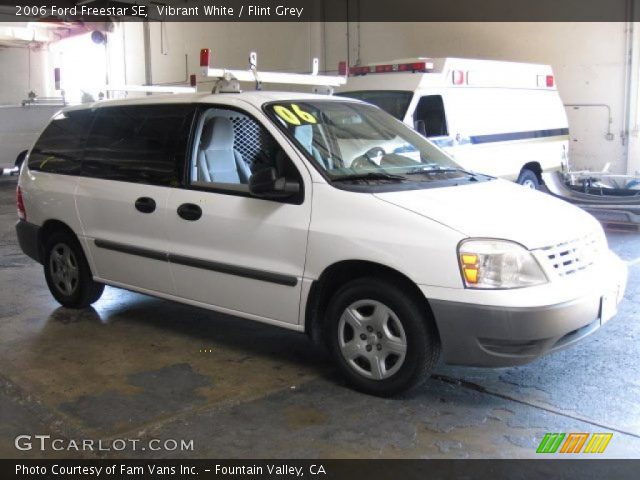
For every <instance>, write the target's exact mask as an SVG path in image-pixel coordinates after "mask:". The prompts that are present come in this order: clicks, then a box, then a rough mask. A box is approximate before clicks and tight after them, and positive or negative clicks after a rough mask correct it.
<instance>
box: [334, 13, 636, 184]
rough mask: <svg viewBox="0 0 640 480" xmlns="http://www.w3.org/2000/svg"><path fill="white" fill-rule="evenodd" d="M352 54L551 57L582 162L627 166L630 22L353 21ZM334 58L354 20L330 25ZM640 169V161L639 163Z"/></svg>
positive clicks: (574, 156)
mask: <svg viewBox="0 0 640 480" xmlns="http://www.w3.org/2000/svg"><path fill="white" fill-rule="evenodd" d="M349 27H350V28H349V34H350V49H349V52H348V53H349V57H350V61H351V63H352V64H353V63H354V62H356V61H357V60H358V59H359V60H360V61H361V63H369V62H375V61H381V60H389V59H393V58H402V57H411V56H431V57H443V56H462V57H472V58H487V59H495V60H513V61H522V62H534V63H545V64H551V65H552V67H553V69H554V71H555V75H556V80H557V84H558V88H559V90H560V94H561V97H562V99H563V101H564V102H565V103H566V104H584V103H589V104H593V103H597V104H604V105H607V106H609V107H610V109H611V116H612V124H611V131H612V132H613V133H614V139H613V140H611V141H609V140H607V139H606V138H605V134H606V133H607V128H608V123H609V119H608V111H607V108H606V107H581V108H578V109H574V108H570V109H568V110H567V113H568V116H569V123H570V127H571V157H570V158H571V161H572V166H573V167H574V168H591V169H596V170H600V169H601V168H602V167H603V166H604V165H605V163H607V162H611V170H612V171H613V172H616V173H626V169H627V164H626V148H627V146H626V143H627V142H626V139H624V142H623V137H622V130H623V118H624V115H625V108H624V98H625V96H624V85H625V75H626V69H625V65H626V53H625V24H624V23H462V22H461V23H366V22H363V23H360V24H357V23H351V24H350V26H349ZM326 29H327V35H326V36H325V38H326V56H327V65H329V67H330V68H334V69H335V68H336V67H335V66H336V65H337V64H338V61H340V60H343V59H345V58H347V43H346V36H347V25H346V24H345V23H329V24H327V26H326ZM638 47H640V45H638ZM638 168H640V165H638Z"/></svg>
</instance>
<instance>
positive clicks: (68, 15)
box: [0, 0, 640, 22]
mask: <svg viewBox="0 0 640 480" xmlns="http://www.w3.org/2000/svg"><path fill="white" fill-rule="evenodd" d="M54 3H55V8H53V7H54V5H53V4H54ZM0 5H2V8H1V10H0V20H2V21H32V20H40V21H87V22H89V21H90V22H95V21H99V22H104V21H169V22H171V21H174V22H175V21H182V22H188V21H197V22H309V21H322V22H345V21H352V22H358V21H359V22H489V21H496V22H560V21H563V22H570V21H573V22H604V21H608V22H623V21H640V0H157V1H135V0H120V1H111V0H93V1H80V0H57V1H56V2H44V1H43V0H35V1H34V0H29V1H24V0H17V1H11V0H0Z"/></svg>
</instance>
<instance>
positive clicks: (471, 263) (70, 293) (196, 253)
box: [16, 91, 627, 395]
mask: <svg viewBox="0 0 640 480" xmlns="http://www.w3.org/2000/svg"><path fill="white" fill-rule="evenodd" d="M17 207H18V215H19V221H18V223H17V227H16V228H17V234H18V240H19V243H20V246H21V248H22V250H23V251H24V252H25V253H26V254H27V255H29V256H31V257H32V258H34V259H36V260H37V261H39V262H40V263H42V264H43V266H44V275H45V278H46V281H47V284H48V287H49V289H50V291H51V293H52V295H53V296H54V297H55V299H56V300H57V301H58V302H59V303H61V304H62V305H64V306H65V307H69V308H83V307H87V306H88V305H89V304H91V303H93V302H95V301H97V300H98V299H99V298H100V295H101V294H102V291H103V288H104V285H111V286H115V287H122V288H126V289H129V290H134V291H137V292H142V293H145V294H149V295H154V296H157V297H161V298H165V299H169V300H175V301H178V302H183V303H187V304H190V305H195V306H199V307H203V308H208V309H212V310H216V311H219V312H223V313H228V314H231V315H234V316H237V317H243V318H246V319H250V320H256V321H259V322H265V323H268V324H272V325H276V326H280V327H284V328H288V329H291V330H296V331H300V332H306V333H308V334H309V335H310V336H311V337H312V338H313V339H314V340H316V341H319V342H323V343H324V344H326V345H327V346H328V348H329V350H330V351H331V353H332V356H333V358H334V359H335V361H336V364H337V365H338V367H339V369H340V370H341V371H342V372H343V373H344V375H345V376H346V378H347V379H348V380H349V381H350V383H351V384H352V385H353V386H354V387H355V388H358V389H360V390H362V391H364V392H368V393H372V394H377V395H393V394H395V393H398V392H400V391H403V390H406V389H408V388H410V387H414V386H416V385H418V384H420V382H421V381H423V380H424V379H425V378H427V377H428V375H429V373H430V372H431V371H432V369H433V368H434V366H435V365H436V362H437V360H438V358H439V357H440V356H441V355H442V357H443V359H444V361H445V362H447V363H451V364H462V365H473V366H485V367H499V366H508V365H518V364H523V363H526V362H530V361H532V360H534V359H536V358H538V357H539V356H541V355H543V354H546V353H549V352H552V351H555V350H558V349H560V348H563V347H566V346H568V345H570V344H573V343H575V342H576V341H578V340H580V339H582V338H583V337H585V336H586V335H589V334H590V333H592V332H594V331H595V330H597V329H598V328H599V327H600V326H601V325H602V324H603V323H604V322H606V321H608V320H609V319H610V318H611V317H612V316H613V315H614V314H615V313H616V311H617V305H618V302H619V301H620V300H621V298H622V296H623V293H624V290H625V285H626V275H627V271H626V265H625V264H624V263H623V262H622V261H621V260H620V259H618V257H616V255H615V254H613V253H612V252H611V251H610V250H609V248H608V246H607V241H606V238H605V235H604V233H603V230H602V228H601V226H600V224H599V223H598V222H597V221H596V220H595V219H594V218H593V217H592V216H590V215H589V214H587V213H585V212H584V211H582V210H580V209H578V208H576V207H574V206H572V205H570V204H568V203H566V202H563V201H561V200H557V199H555V198H553V197H551V196H548V195H544V194H542V193H539V192H537V191H535V190H530V189H525V188H522V187H520V186H518V185H515V184H513V183H511V182H508V181H505V180H502V179H496V178H494V177H490V176H486V175H481V174H475V173H470V172H468V171H466V170H464V169H462V168H461V167H460V166H459V165H458V164H457V163H456V162H454V161H453V160H452V159H451V157H450V156H448V155H447V154H446V153H444V152H443V151H442V150H440V149H439V148H438V147H436V146H435V145H433V144H432V143H430V142H429V141H427V140H426V139H425V138H424V137H423V136H421V135H419V134H418V133H416V132H415V131H414V130H413V129H411V128H410V127H408V126H407V125H405V124H403V123H402V122H400V121H398V120H396V119H394V118H393V117H392V116H391V115H389V114H387V113H385V112H383V111H382V110H381V109H379V108H377V107H375V106H372V105H369V104H366V103H364V102H360V101H356V100H352V99H346V98H341V97H329V96H320V95H311V94H299V93H274V92H260V91H257V92H245V93H222V94H190V95H174V96H151V97H145V98H141V99H135V100H120V101H107V102H102V103H97V104H94V105H90V106H81V107H72V108H67V109H65V110H63V111H61V112H60V113H58V114H57V115H55V116H54V117H53V118H52V119H51V121H50V123H49V124H48V126H47V127H46V128H45V130H44V131H43V132H42V134H41V136H40V138H39V139H38V140H37V141H36V143H35V145H34V146H33V147H32V148H31V149H30V151H29V155H28V158H27V159H26V161H25V162H24V164H23V166H22V169H21V173H20V179H19V183H18V188H17Z"/></svg>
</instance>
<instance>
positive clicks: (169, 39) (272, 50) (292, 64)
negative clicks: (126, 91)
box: [112, 22, 321, 90]
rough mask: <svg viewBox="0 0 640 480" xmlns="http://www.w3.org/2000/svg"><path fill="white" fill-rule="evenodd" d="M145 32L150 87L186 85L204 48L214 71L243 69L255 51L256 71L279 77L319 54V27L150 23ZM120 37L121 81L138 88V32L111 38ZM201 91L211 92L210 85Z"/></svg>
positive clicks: (138, 27) (135, 28)
mask: <svg viewBox="0 0 640 480" xmlns="http://www.w3.org/2000/svg"><path fill="white" fill-rule="evenodd" d="M149 28H150V32H149V36H150V44H151V49H150V51H151V79H152V82H153V83H154V84H162V83H179V82H187V81H188V78H189V74H191V73H199V72H200V60H199V53H200V49H201V48H205V47H208V48H210V49H211V50H212V52H213V55H212V62H213V63H214V64H216V65H222V66H225V67H229V68H240V69H244V68H248V59H249V53H250V52H251V51H256V52H257V53H258V65H259V68H261V69H263V70H266V69H269V70H274V69H276V70H280V71H305V70H307V71H308V70H309V68H310V61H311V60H310V59H311V58H312V57H313V56H314V55H318V52H317V50H318V49H320V48H321V39H320V38H319V37H318V33H317V32H318V29H319V26H318V25H310V24H308V23H177V22H167V23H151V24H150V25H149ZM123 31H124V36H125V38H126V42H125V47H124V52H125V55H124V57H121V60H120V63H125V64H126V81H127V83H130V84H136V83H137V84H141V83H144V79H145V72H144V27H143V25H142V24H140V23H136V24H133V23H128V24H124V25H123V26H121V27H119V28H118V29H117V30H116V32H114V33H113V34H112V36H118V35H119V36H122V32H123ZM116 57H117V54H114V55H113V57H112V61H113V62H114V65H115V64H116V63H117V61H116V60H115V59H116ZM119 74H121V73H114V78H116V77H117V75H119ZM201 89H202V90H209V89H211V82H209V83H205V84H202V85H201Z"/></svg>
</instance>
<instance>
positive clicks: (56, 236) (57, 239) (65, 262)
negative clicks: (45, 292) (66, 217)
mask: <svg viewBox="0 0 640 480" xmlns="http://www.w3.org/2000/svg"><path fill="white" fill-rule="evenodd" d="M44 276H45V278H46V280H47V286H48V287H49V291H50V292H51V294H52V295H53V297H54V298H55V299H56V300H57V301H58V303H60V304H61V305H62V306H64V307H68V308H85V307H88V306H89V305H91V304H92V303H94V302H96V301H97V300H98V299H99V298H100V296H101V295H102V292H103V291H104V285H102V284H100V283H97V282H94V281H93V276H92V275H91V270H90V268H89V264H88V263H87V259H86V257H85V256H84V252H83V251H82V247H81V246H80V243H79V242H78V240H77V239H76V238H75V236H73V235H72V234H71V233H68V232H64V231H60V232H55V233H53V234H52V235H50V236H49V238H48V239H47V240H46V242H45V245H44Z"/></svg>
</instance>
